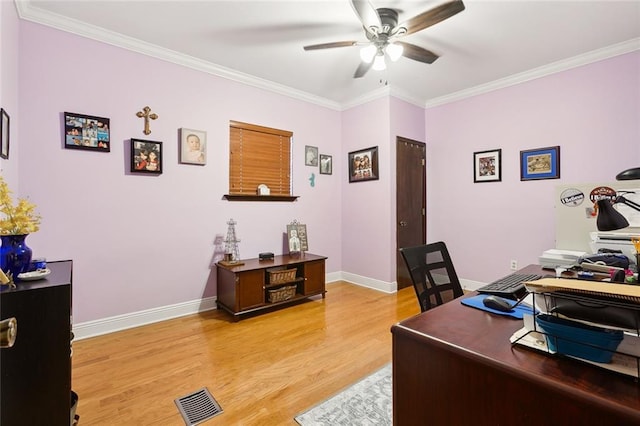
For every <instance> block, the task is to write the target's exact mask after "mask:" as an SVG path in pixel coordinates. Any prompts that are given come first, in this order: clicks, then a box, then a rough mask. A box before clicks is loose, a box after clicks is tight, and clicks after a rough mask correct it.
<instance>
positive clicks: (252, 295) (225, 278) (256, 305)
mask: <svg viewBox="0 0 640 426" xmlns="http://www.w3.org/2000/svg"><path fill="white" fill-rule="evenodd" d="M325 260H326V257H325V256H318V255H315V254H311V253H302V254H300V255H299V256H290V255H281V256H275V257H274V259H273V260H259V259H257V258H256V259H245V260H242V262H243V264H242V265H238V266H225V265H222V264H220V263H218V264H217V265H216V266H217V274H216V276H217V284H218V296H217V304H218V308H221V309H224V310H225V311H227V312H229V313H230V314H232V315H233V316H234V318H235V319H236V320H237V319H239V318H240V317H241V316H242V315H245V314H249V313H255V312H258V311H263V310H267V309H271V308H274V307H276V306H282V305H289V304H292V303H294V302H297V301H300V300H302V299H306V298H308V297H311V296H316V295H322V297H323V298H324V297H325V292H326V290H325ZM285 269H287V270H293V269H295V276H294V277H292V278H291V279H290V280H288V281H286V282H277V283H273V282H271V281H270V276H271V273H270V272H272V271H278V270H285ZM292 273H293V271H292ZM285 286H287V287H289V288H291V286H295V294H293V295H292V296H291V297H290V298H288V299H286V300H281V301H276V302H270V301H269V300H270V297H269V296H270V291H271V292H273V291H277V290H279V289H281V288H283V287H285Z"/></svg>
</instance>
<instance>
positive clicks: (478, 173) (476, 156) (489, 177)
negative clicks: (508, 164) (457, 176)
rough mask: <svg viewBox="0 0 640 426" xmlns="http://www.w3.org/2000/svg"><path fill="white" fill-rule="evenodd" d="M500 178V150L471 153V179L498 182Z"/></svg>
mask: <svg viewBox="0 0 640 426" xmlns="http://www.w3.org/2000/svg"><path fill="white" fill-rule="evenodd" d="M501 180H502V150H501V149H493V150H491V151H480V152H474V153H473V181H474V182H476V183H478V182H500V181H501Z"/></svg>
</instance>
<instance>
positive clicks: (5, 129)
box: [0, 108, 9, 160]
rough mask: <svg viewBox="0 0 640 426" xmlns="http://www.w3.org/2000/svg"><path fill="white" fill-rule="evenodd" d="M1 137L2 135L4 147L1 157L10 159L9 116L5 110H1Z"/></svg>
mask: <svg viewBox="0 0 640 426" xmlns="http://www.w3.org/2000/svg"><path fill="white" fill-rule="evenodd" d="M0 135H2V145H1V147H0V157H2V158H4V159H6V160H8V159H9V114H7V111H6V110H5V109H4V108H0Z"/></svg>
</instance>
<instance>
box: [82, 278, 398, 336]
mask: <svg viewBox="0 0 640 426" xmlns="http://www.w3.org/2000/svg"><path fill="white" fill-rule="evenodd" d="M341 280H342V281H348V282H350V283H352V284H356V285H359V286H362V287H367V288H371V289H374V290H379V291H383V292H385V293H395V292H396V291H397V288H398V286H397V283H395V282H393V283H389V282H384V281H380V280H376V279H373V278H368V277H363V276H360V275H356V274H349V273H344V272H332V273H330V274H327V275H326V277H325V281H326V282H327V284H330V283H332V282H336V281H341ZM212 309H216V297H208V298H205V299H199V300H192V301H189V302H184V303H178V304H175V305H169V306H161V307H158V308H153V309H148V310H145V311H138V312H132V313H129V314H123V315H117V316H114V317H109V318H103V319H98V320H94V321H87V322H83V323H79V324H73V334H74V338H75V339H76V340H82V339H87V338H89V337H95V336H100V335H103V334H108V333H113V332H116V331H120V330H126V329H129V328H134V327H139V326H142V325H147V324H153V323H156V322H160V321H165V320H169V319H172V318H178V317H182V316H185V315H191V314H197V313H199V312H205V311H210V310H212Z"/></svg>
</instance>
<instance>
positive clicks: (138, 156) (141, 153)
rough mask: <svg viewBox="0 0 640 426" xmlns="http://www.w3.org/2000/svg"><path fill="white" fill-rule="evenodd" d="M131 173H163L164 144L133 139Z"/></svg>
mask: <svg viewBox="0 0 640 426" xmlns="http://www.w3.org/2000/svg"><path fill="white" fill-rule="evenodd" d="M131 173H151V174H156V175H159V174H161V173H162V142H156V141H148V140H143V139H131Z"/></svg>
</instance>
